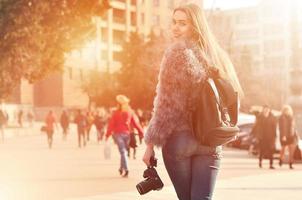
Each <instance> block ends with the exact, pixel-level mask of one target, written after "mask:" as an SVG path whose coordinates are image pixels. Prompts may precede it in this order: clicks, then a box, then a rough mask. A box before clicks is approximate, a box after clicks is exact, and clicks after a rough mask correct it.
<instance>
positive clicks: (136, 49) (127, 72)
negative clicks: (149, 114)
mask: <svg viewBox="0 0 302 200" xmlns="http://www.w3.org/2000/svg"><path fill="white" fill-rule="evenodd" d="M165 46H166V41H165V39H164V37H163V36H162V35H160V36H156V35H155V34H154V33H153V32H152V33H151V34H150V36H149V40H148V41H147V42H144V40H143V39H142V38H141V37H140V35H139V34H138V33H132V34H131V35H130V37H129V41H127V42H126V43H125V44H124V45H123V52H122V68H121V70H120V72H119V73H118V75H117V77H118V78H117V79H118V83H119V89H120V93H123V94H125V95H127V96H128V97H129V98H130V99H131V105H132V106H134V107H136V108H144V109H151V108H152V103H153V98H154V95H155V87H156V83H157V76H158V71H159V65H160V60H161V57H162V55H163V51H164V49H165Z"/></svg>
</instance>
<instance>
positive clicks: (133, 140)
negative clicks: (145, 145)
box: [128, 113, 142, 159]
mask: <svg viewBox="0 0 302 200" xmlns="http://www.w3.org/2000/svg"><path fill="white" fill-rule="evenodd" d="M133 118H134V120H135V121H136V122H137V123H138V124H140V126H141V127H142V124H141V123H140V120H139V118H138V116H137V115H135V114H134V113H133ZM136 135H137V134H136V133H135V129H134V127H133V126H130V139H129V145H128V157H129V158H130V151H131V149H132V150H133V154H132V155H133V159H136V147H137V140H136Z"/></svg>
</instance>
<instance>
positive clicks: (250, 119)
mask: <svg viewBox="0 0 302 200" xmlns="http://www.w3.org/2000/svg"><path fill="white" fill-rule="evenodd" d="M255 121H256V117H255V116H254V115H250V114H244V113H240V114H239V117H238V123H237V125H238V127H239V129H240V132H239V134H238V137H237V139H236V140H234V141H233V142H231V143H229V144H228V146H230V147H235V148H239V149H249V147H250V145H251V143H252V140H253V136H252V135H251V134H250V133H251V131H252V128H253V126H254V124H255Z"/></svg>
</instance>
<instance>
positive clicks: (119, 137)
mask: <svg viewBox="0 0 302 200" xmlns="http://www.w3.org/2000/svg"><path fill="white" fill-rule="evenodd" d="M112 137H113V139H114V141H115V143H116V144H117V146H118V150H119V152H120V155H121V162H120V169H121V170H125V171H128V160H127V153H128V151H127V149H128V144H129V138H130V137H129V134H128V133H117V134H113V135H112Z"/></svg>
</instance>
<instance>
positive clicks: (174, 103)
mask: <svg viewBox="0 0 302 200" xmlns="http://www.w3.org/2000/svg"><path fill="white" fill-rule="evenodd" d="M172 33H173V36H174V39H175V43H173V44H172V45H171V46H170V47H169V48H168V49H167V50H166V52H165V55H164V57H163V60H162V63H161V67H160V74H159V82H158V85H157V89H156V92H157V95H156V98H155V100H154V110H153V111H154V113H153V116H152V119H151V121H150V124H149V126H148V129H147V132H146V135H145V142H146V144H147V148H146V151H145V154H144V156H143V161H144V162H145V163H146V165H148V166H149V165H150V163H149V161H150V157H151V156H153V155H154V151H153V148H154V145H156V146H159V147H162V154H163V159H164V163H165V167H166V169H167V171H168V174H169V176H170V178H171V181H172V183H173V185H174V188H175V190H176V193H177V196H178V198H179V199H180V200H197V199H198V200H201V199H207V200H209V199H211V198H212V193H213V189H214V185H215V181H216V176H217V173H218V169H219V165H220V157H221V155H220V154H221V147H220V146H219V147H208V146H202V145H200V144H199V143H198V141H197V140H196V139H195V138H194V137H193V134H192V129H191V117H190V116H191V112H190V110H191V109H190V108H192V107H194V100H195V96H196V95H194V91H196V89H197V87H198V86H199V85H200V83H202V82H203V81H204V80H205V79H206V72H205V69H206V68H207V67H210V66H214V67H216V68H217V69H219V71H220V74H221V75H222V76H223V77H225V78H227V79H229V81H230V82H231V83H232V85H233V86H234V88H236V90H237V91H238V92H239V93H241V94H242V91H241V87H240V84H239V82H238V79H237V76H236V73H235V71H234V67H233V65H232V63H231V61H230V59H229V57H228V56H227V54H226V53H225V52H224V51H223V50H222V48H221V47H220V46H219V45H218V43H217V41H216V40H215V38H214V36H213V34H212V32H211V31H210V29H209V26H208V23H207V21H206V17H205V13H204V11H203V10H202V9H201V8H199V7H198V6H197V5H195V4H188V5H184V6H182V7H179V8H176V9H175V10H174V13H173V24H172Z"/></svg>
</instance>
